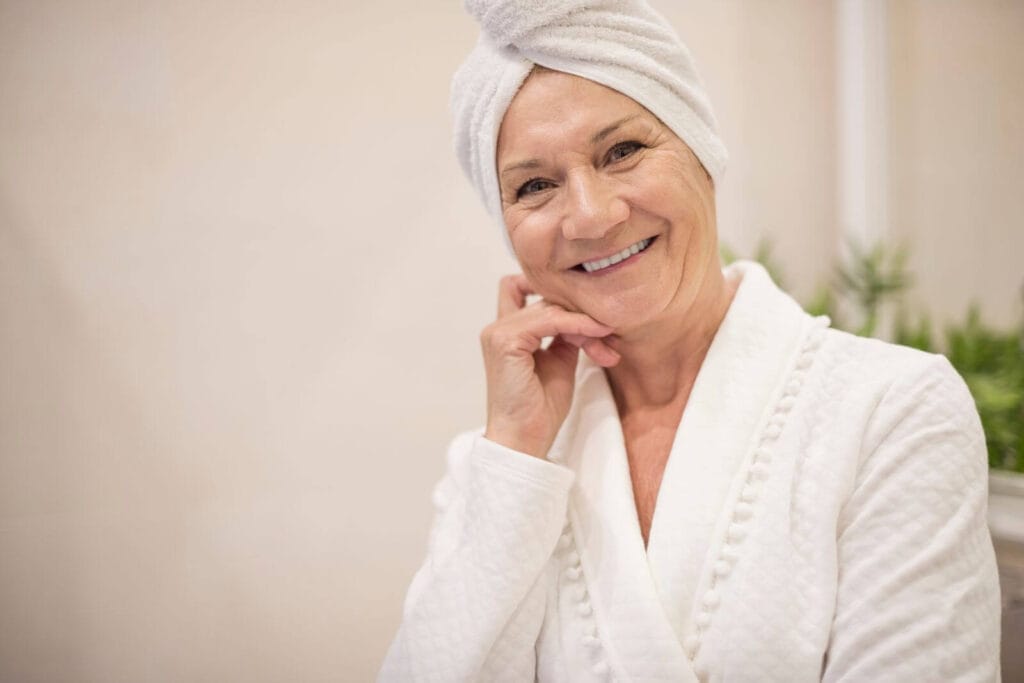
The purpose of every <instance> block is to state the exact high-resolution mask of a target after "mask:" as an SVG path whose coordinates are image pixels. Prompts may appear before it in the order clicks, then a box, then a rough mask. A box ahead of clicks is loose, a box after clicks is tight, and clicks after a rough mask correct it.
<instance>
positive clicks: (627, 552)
mask: <svg viewBox="0 0 1024 683" xmlns="http://www.w3.org/2000/svg"><path fill="white" fill-rule="evenodd" d="M732 269H735V270H737V271H739V272H740V273H742V276H743V279H742V282H741V284H740V286H739V289H738V290H737V293H736V296H735V298H734V300H733V302H732V305H731V306H730V308H729V311H728V313H727V314H726V317H725V319H724V320H723V322H722V325H721V327H720V329H719V331H718V333H717V334H716V336H715V338H714V341H713V342H712V345H711V347H710V349H709V351H708V354H707V357H706V359H705V361H704V363H703V365H702V366H701V370H700V372H699V374H698V377H697V380H696V383H695V384H694V387H693V389H692V391H691V394H690V398H689V400H688V403H687V406H686V408H685V411H684V413H683V417H682V420H681V422H680V426H679V430H678V431H677V433H676V438H675V442H674V444H673V446H672V450H671V453H670V456H669V461H668V463H667V465H666V468H665V472H664V475H663V479H662V483H661V488H660V490H659V493H658V500H657V504H656V506H655V512H654V520H653V523H652V528H651V534H650V539H649V543H648V549H647V550H646V551H645V549H644V546H643V539H642V537H641V534H640V526H639V522H638V520H637V512H636V506H635V502H634V500H633V490H632V484H631V480H630V473H629V464H628V460H627V457H626V449H625V443H624V440H623V436H622V428H621V424H620V422H619V416H618V411H617V408H616V406H615V401H614V398H613V396H612V393H611V389H610V387H609V385H608V382H607V379H606V377H605V375H604V372H603V370H602V369H601V368H600V367H598V366H596V365H594V364H593V363H591V362H590V361H588V360H586V359H585V358H581V361H580V362H581V366H580V368H579V370H578V372H577V385H576V396H575V398H574V402H573V408H572V410H571V411H570V414H569V417H568V418H567V420H566V423H565V425H564V426H563V429H562V430H561V432H560V434H559V437H558V439H557V440H556V442H555V445H554V447H553V448H552V453H551V457H552V459H553V460H555V461H558V462H563V463H564V464H566V465H567V466H569V467H571V468H572V469H574V470H575V471H576V473H577V478H576V486H575V487H574V489H573V492H572V494H571V495H570V501H569V521H570V523H571V525H572V528H573V534H574V536H575V541H576V546H577V548H578V550H579V554H580V557H581V565H582V569H583V574H584V576H585V578H586V582H587V589H588V591H589V593H590V600H591V603H592V604H593V607H594V615H595V618H596V620H597V626H598V630H599V632H601V633H602V634H603V636H602V639H603V640H604V641H605V642H606V644H607V646H608V649H609V652H610V655H611V657H610V658H611V662H612V665H613V669H618V670H619V671H620V673H622V674H624V675H626V676H627V677H628V678H631V679H635V680H652V681H653V680H673V681H696V680H697V679H696V676H695V675H694V671H693V666H692V663H691V661H690V660H689V658H688V657H687V654H686V652H685V650H684V648H683V643H684V642H685V639H686V637H687V636H688V634H689V633H690V632H691V631H692V623H691V620H692V615H693V613H694V604H693V601H694V595H695V593H696V592H697V590H698V588H699V585H700V584H701V581H702V577H703V575H704V574H706V573H707V571H708V569H709V567H708V565H709V562H710V561H709V559H708V558H709V557H710V558H713V557H714V555H713V554H712V552H713V551H714V550H715V547H714V546H715V544H716V540H715V539H716V538H718V537H719V536H721V535H722V533H721V532H722V526H723V524H727V523H728V515H729V512H730V510H729V506H730V501H731V500H732V498H733V497H734V496H735V493H736V491H737V487H738V486H739V485H740V484H742V481H740V479H741V478H742V476H743V475H744V468H745V463H747V462H748V461H749V459H750V456H751V454H750V451H752V450H753V448H754V445H755V441H756V438H757V435H758V433H759V432H760V430H761V429H762V428H763V422H764V420H766V419H767V415H768V414H769V411H770V410H771V407H772V404H773V402H774V400H775V397H776V396H777V395H778V393H779V391H780V385H782V384H784V380H785V377H786V374H787V368H788V367H789V365H790V362H791V359H792V357H793V356H794V355H795V354H796V353H797V352H798V351H799V346H800V342H801V341H802V339H803V338H804V336H805V334H806V332H807V330H808V329H809V324H810V320H811V318H810V316H808V315H807V314H806V313H804V312H803V311H802V310H801V309H800V307H799V306H798V305H797V304H796V302H794V301H793V300H792V299H790V298H789V297H788V296H787V295H785V294H784V293H782V292H781V291H780V290H778V289H777V288H776V287H775V286H774V284H773V283H772V282H771V280H770V278H769V277H768V274H767V273H766V272H765V270H764V269H763V268H762V267H761V266H759V265H758V264H755V263H750V262H738V263H736V264H733V265H732V266H730V269H727V271H726V272H727V273H728V272H730V270H732Z"/></svg>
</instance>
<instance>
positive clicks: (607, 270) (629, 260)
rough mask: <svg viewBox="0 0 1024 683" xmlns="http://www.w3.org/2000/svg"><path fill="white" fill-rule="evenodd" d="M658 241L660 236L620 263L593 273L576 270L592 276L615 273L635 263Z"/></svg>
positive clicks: (581, 273)
mask: <svg viewBox="0 0 1024 683" xmlns="http://www.w3.org/2000/svg"><path fill="white" fill-rule="evenodd" d="M657 241H658V238H657V236H655V237H654V238H652V239H651V243H650V244H648V245H647V248H646V249H644V250H643V251H638V252H637V253H635V254H632V255H630V257H629V258H624V259H622V260H621V261H619V262H618V263H616V264H613V265H610V266H608V267H607V268H602V269H601V270H595V271H594V272H593V273H588V272H587V271H585V270H584V271H579V270H577V271H576V272H577V273H579V274H580V275H587V276H590V277H600V276H601V275H607V274H608V273H614V272H616V271H618V270H621V269H622V268H624V267H626V266H627V265H629V264H630V263H634V262H635V261H636V260H637V259H638V258H640V257H641V256H643V255H644V254H646V253H647V252H649V251H650V250H651V248H652V247H654V244H655V242H657Z"/></svg>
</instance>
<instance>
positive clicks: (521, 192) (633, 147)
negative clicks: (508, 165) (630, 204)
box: [516, 140, 645, 199]
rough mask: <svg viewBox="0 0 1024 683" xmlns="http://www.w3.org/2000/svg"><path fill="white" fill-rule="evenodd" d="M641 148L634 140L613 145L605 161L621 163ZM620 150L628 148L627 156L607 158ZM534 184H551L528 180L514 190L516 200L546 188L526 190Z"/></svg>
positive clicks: (540, 180)
mask: <svg viewBox="0 0 1024 683" xmlns="http://www.w3.org/2000/svg"><path fill="white" fill-rule="evenodd" d="M643 147H645V145H644V144H643V143H640V142H637V141H636V140H626V141H624V142H619V143H617V144H615V145H613V146H612V148H611V149H609V150H608V152H607V154H605V159H607V160H608V161H607V163H611V164H614V163H615V162H617V161H622V160H623V159H626V158H628V157H630V156H632V155H633V153H634V152H636V151H638V150H640V149H643ZM622 148H628V149H629V152H628V153H627V154H624V155H622V156H620V157H618V158H617V159H609V157H610V156H611V155H612V152H614V151H615V150H617V149H622ZM534 183H541V184H543V183H547V184H548V185H550V184H551V183H550V182H549V181H547V180H544V179H542V178H530V179H529V180H527V181H526V182H525V183H523V184H522V185H520V186H519V189H518V190H516V199H522V198H523V197H524V196H525V195H528V194H534V193H536V192H541V191H542V190H545V189H547V188H540V189H535V190H532V191H530V190H528V189H527V188H529V187H530V185H532V184H534Z"/></svg>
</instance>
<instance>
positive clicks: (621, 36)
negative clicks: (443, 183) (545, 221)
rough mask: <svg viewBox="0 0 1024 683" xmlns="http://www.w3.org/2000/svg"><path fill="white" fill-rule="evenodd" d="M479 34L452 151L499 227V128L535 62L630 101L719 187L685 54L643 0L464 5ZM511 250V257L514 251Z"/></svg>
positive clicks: (464, 76) (714, 142) (696, 82)
mask: <svg viewBox="0 0 1024 683" xmlns="http://www.w3.org/2000/svg"><path fill="white" fill-rule="evenodd" d="M465 5H466V9H467V10H468V11H469V13H470V14H471V15H472V16H473V17H474V18H475V19H476V20H477V22H479V24H480V27H481V34H480V38H479V40H478V41H477V44H476V46H475V47H474V48H473V50H472V52H470V54H469V56H468V57H467V58H466V60H465V61H464V62H463V63H462V65H461V66H460V67H459V69H458V70H457V71H456V73H455V76H454V78H453V79H452V92H451V107H452V111H453V114H454V117H455V151H456V154H457V155H458V158H459V163H460V164H461V165H462V170H463V171H464V172H465V173H466V175H467V176H468V177H469V179H470V182H472V183H473V185H474V187H475V188H476V190H477V192H478V193H479V194H480V197H481V198H482V199H483V202H484V205H485V206H486V207H487V211H488V212H489V213H490V214H491V215H492V216H494V217H495V219H496V220H497V221H498V223H499V225H501V226H502V230H501V232H502V235H503V236H504V238H505V243H506V246H508V247H509V250H510V251H512V248H511V247H512V245H511V242H510V241H509V238H508V234H507V231H506V230H505V229H504V222H503V219H502V211H501V195H500V192H499V187H498V174H497V169H496V168H495V163H496V160H495V154H496V153H497V143H498V130H499V129H500V127H501V120H502V118H503V117H504V115H505V111H506V110H507V109H508V106H509V104H510V103H511V102H512V98H513V97H514V96H515V94H516V92H517V91H518V90H519V87H520V86H521V85H522V84H523V81H524V80H526V77H527V76H528V75H529V73H530V71H531V69H533V67H534V65H540V66H543V67H546V68H549V69H553V70H556V71H563V72H565V73H569V74H573V75H576V76H581V77H583V78H587V79H589V80H591V81H594V82H596V83H600V84H601V85H605V86H607V87H609V88H612V89H614V90H617V91H618V92H620V93H622V94H624V95H626V96H627V97H630V98H632V99H633V100H635V101H636V102H638V103H639V104H641V105H642V106H644V107H645V108H646V109H647V110H648V111H650V112H651V113H652V114H654V115H655V116H657V117H658V118H659V119H661V121H662V122H663V123H664V124H665V125H666V126H668V127H669V128H670V129H672V131H673V132H675V134H676V135H678V136H679V137H680V138H681V139H682V140H683V141H684V142H685V143H686V144H687V145H689V147H690V149H692V150H693V152H694V154H696V155H697V158H698V159H700V162H701V163H702V164H703V166H704V169H705V170H706V171H707V172H708V174H709V175H710V176H711V178H712V179H713V180H714V181H715V183H716V185H717V184H718V181H719V178H720V177H721V175H722V173H723V172H724V170H725V163H726V160H727V153H726V151H725V146H724V145H723V144H722V141H721V140H720V139H719V138H718V135H717V133H716V127H717V126H716V123H715V117H714V114H713V113H712V111H711V103H710V102H709V100H708V97H707V94H706V93H705V92H704V87H703V85H702V83H701V80H700V76H699V75H698V74H697V69H696V67H695V66H694V64H693V59H692V58H691V57H690V52H689V50H687V49H686V46H685V45H683V43H682V41H681V40H679V37H678V36H676V34H675V32H674V31H673V30H672V27H671V26H669V24H668V23H667V22H666V21H665V19H664V18H662V17H661V16H660V15H659V14H658V13H657V12H655V11H654V10H653V9H651V7H650V6H648V5H647V3H646V2H644V1H643V0H465ZM513 253H514V252H513Z"/></svg>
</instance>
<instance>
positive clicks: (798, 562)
mask: <svg viewBox="0 0 1024 683" xmlns="http://www.w3.org/2000/svg"><path fill="white" fill-rule="evenodd" d="M468 4H469V5H470V10H471V12H473V13H474V15H475V16H476V17H477V19H478V20H480V21H481V23H482V25H483V28H484V36H483V38H482V39H481V42H480V43H479V44H478V46H477V47H476V49H475V50H474V52H473V54H471V55H470V57H469V59H468V60H467V62H466V63H465V64H464V65H463V67H462V68H461V70H460V72H459V74H457V76H456V79H455V83H454V88H453V96H454V104H455V111H456V116H457V124H456V127H457V138H458V150H459V153H460V158H461V160H462V162H463V165H464V168H466V170H467V172H468V174H469V176H470V178H471V179H472V180H473V182H474V184H475V185H476V186H477V188H478V190H479V191H480V193H481V195H482V196H483V199H484V201H485V203H486V204H487V205H488V207H489V208H490V209H491V210H492V212H493V213H495V215H496V216H500V218H501V220H502V222H503V225H504V228H505V230H504V233H503V234H504V235H505V237H506V238H507V240H508V243H509V245H510V246H511V248H512V250H513V251H514V253H515V255H516V257H517V259H518V261H519V264H520V266H521V267H522V271H523V274H522V275H515V276H510V277H506V278H504V279H503V280H502V282H501V285H500V292H499V303H498V317H497V320H496V321H495V322H494V323H492V324H491V325H489V326H488V327H487V328H486V329H485V330H484V331H483V334H482V335H481V342H482V347H483V354H484V360H485V366H486V371H487V392H488V393H487V401H488V406H487V425H486V428H485V429H484V430H483V431H482V432H480V431H477V432H473V433H468V434H463V435H461V436H459V437H457V438H456V439H455V440H454V441H453V443H452V445H451V447H450V449H449V453H448V469H447V472H446V475H445V477H444V479H443V480H442V481H441V482H440V483H439V484H438V486H437V487H436V489H435V492H434V502H435V505H436V518H435V521H434V526H433V529H432V532H431V540H430V547H429V552H428V556H427V559H426V562H425V563H424V565H423V567H422V568H421V569H420V570H419V572H418V573H417V574H416V576H415V578H414V580H413V582H412V585H411V586H410V588H409V592H408V595H407V598H406V603H405V608H404V615H403V621H402V625H401V627H400V629H399V632H398V635H397V637H396V638H395V641H394V642H393V643H392V646H391V649H390V650H389V652H388V655H387V658H386V660H385V662H384V666H383V669H382V671H381V680H388V681H391V680H396V681H397V680H402V681H404V680H437V681H469V680H481V681H495V680H507V681H532V680H535V679H536V680H541V681H589V680H635V681H658V680H660V681H695V680H725V681H767V680H777V681H787V682H792V681H811V680H826V681H885V680H892V681H906V680H929V681H950V680H965V681H967V680H970V681H991V680H996V679H997V678H998V643H999V637H998V628H999V598H998V584H997V576H996V569H995V560H994V554H993V551H992V545H991V541H990V539H989V536H988V532H987V529H986V526H985V508H986V495H987V491H986V482H987V478H986V477H987V465H986V457H985V450H984V449H985V445H984V437H983V434H982V432H981V427H980V424H979V420H978V417H977V414H976V412H975V410H974V407H973V402H972V400H971V397H970V395H969V393H968V392H967V389H966V387H965V385H964V383H963V381H962V380H961V379H960V378H959V377H958V376H957V375H956V373H955V372H954V371H953V369H952V368H951V366H950V365H949V363H948V362H947V361H946V360H945V359H944V358H943V357H941V356H937V355H931V354H925V353H922V352H918V351H914V350H911V349H908V348H904V347H899V346H895V345H891V344H885V343H882V342H879V341H876V340H869V339H862V338H858V337H854V336H852V335H848V334H845V333H842V332H840V331H836V330H831V329H828V327H827V325H828V321H827V319H825V318H813V317H811V316H809V315H807V314H806V313H804V312H803V311H802V310H801V309H800V308H799V306H798V305H797V304H796V303H795V302H794V301H793V300H792V299H790V298H789V297H788V296H787V295H785V294H784V293H782V292H781V291H780V290H778V289H777V288H776V287H775V285H774V284H773V283H772V282H771V280H770V279H769V277H768V275H767V273H766V272H765V271H764V269H763V268H761V267H760V266H758V265H756V264H753V263H743V262H741V263H738V264H735V265H733V266H731V267H729V268H727V269H725V270H724V271H723V270H721V269H720V266H719V262H718V256H717V254H718V248H717V235H716V225H715V204H714V185H715V180H716V179H717V178H719V177H720V176H721V173H722V170H723V169H724V163H725V150H724V148H723V147H722V145H721V143H720V142H719V140H718V138H717V136H716V134H715V132H714V128H715V126H714V119H713V117H712V115H711V110H710V107H709V106H708V104H707V100H706V97H705V96H704V94H703V90H702V88H701V86H700V82H699V80H698V77H697V75H696V72H695V70H694V68H693V65H692V63H691V60H690V58H689V55H688V54H687V52H686V49H685V47H683V46H682V44H681V43H680V42H679V41H678V39H677V38H676V37H675V35H674V34H673V33H672V31H671V29H670V28H669V27H667V25H666V24H665V23H664V21H663V20H662V19H661V18H660V17H658V16H657V15H656V14H654V13H653V11H652V10H650V9H649V8H648V7H647V6H646V5H645V4H643V3H640V2H618V3H604V4H603V5H598V6H597V7H595V6H594V3H590V4H589V6H588V5H585V4H584V3H582V2H573V1H572V0H570V1H568V2H566V1H563V2H550V3H536V2H534V3H526V2H522V3H514V2H494V3H477V2H472V1H471V2H469V3H468ZM530 294H536V295H539V296H540V299H539V300H537V301H535V302H533V303H529V304H528V303H527V302H526V298H527V296H528V295H530ZM545 338H551V342H550V345H548V346H546V347H545V345H544V344H543V343H542V340H544V339H545ZM580 350H582V354H581V353H580ZM654 522H657V524H655V523H654Z"/></svg>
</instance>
